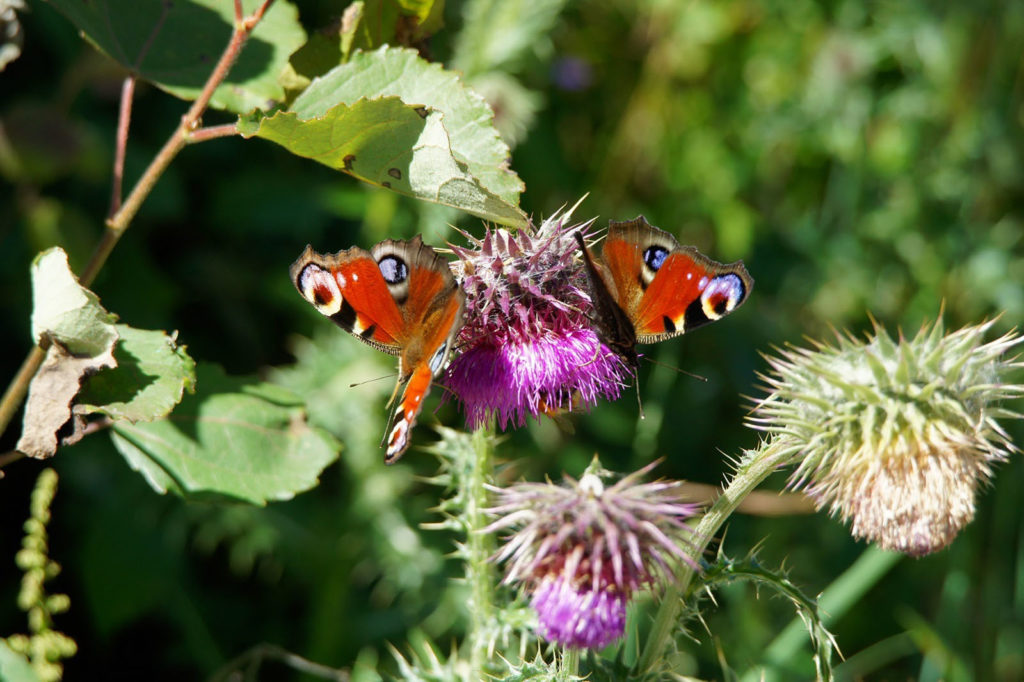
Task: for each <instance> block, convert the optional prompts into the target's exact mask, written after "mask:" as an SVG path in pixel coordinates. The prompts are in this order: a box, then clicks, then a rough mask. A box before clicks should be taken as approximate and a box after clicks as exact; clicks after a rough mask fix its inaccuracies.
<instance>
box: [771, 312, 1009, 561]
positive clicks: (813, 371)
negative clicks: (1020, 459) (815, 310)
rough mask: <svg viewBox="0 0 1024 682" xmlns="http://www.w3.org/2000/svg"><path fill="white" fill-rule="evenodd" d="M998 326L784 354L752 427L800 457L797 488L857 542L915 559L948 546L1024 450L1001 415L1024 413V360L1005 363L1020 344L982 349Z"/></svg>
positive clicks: (1003, 342)
mask: <svg viewBox="0 0 1024 682" xmlns="http://www.w3.org/2000/svg"><path fill="white" fill-rule="evenodd" d="M992 324H993V323H992V322H987V323H985V324H981V325H977V326H970V327H964V328H963V329H960V330H959V331H955V332H952V333H949V334H945V333H944V330H943V327H942V324H941V322H936V323H935V324H934V325H932V326H931V327H930V328H929V327H927V326H926V327H924V328H922V329H921V331H920V332H918V334H917V335H916V336H915V337H914V338H913V339H909V340H908V339H905V338H903V336H902V335H901V336H900V337H899V339H898V340H893V339H892V338H891V337H890V336H889V335H888V334H887V333H886V332H885V331H884V330H883V329H881V328H879V327H877V326H876V329H875V331H874V334H873V336H871V337H869V338H868V339H867V340H866V341H860V340H857V339H855V338H853V337H850V336H839V338H838V342H837V344H836V345H835V346H829V345H824V344H820V345H818V346H817V347H816V348H814V349H813V350H811V349H802V348H800V349H787V350H784V351H781V352H780V353H779V354H778V356H777V357H770V358H768V362H769V364H770V365H771V368H772V372H771V374H770V376H767V377H764V378H765V379H766V380H767V382H768V389H769V391H770V393H769V395H768V396H767V397H766V398H765V399H763V400H762V401H761V402H760V403H759V404H758V405H757V406H756V408H755V411H754V416H753V418H752V419H751V422H752V425H753V426H754V428H758V429H761V430H764V431H767V432H769V433H771V434H773V435H774V438H775V439H776V441H775V443H776V445H777V446H779V447H783V448H786V449H788V450H790V451H792V453H793V457H794V462H795V464H796V468H795V470H794V472H793V474H792V476H791V478H790V480H789V486H790V487H791V488H793V489H798V490H803V491H805V492H806V493H807V494H808V495H809V496H810V497H811V498H812V499H813V500H814V501H815V503H816V505H817V506H818V508H819V509H821V508H823V507H828V508H829V511H830V513H831V514H833V515H838V516H839V517H840V518H841V519H842V520H843V522H849V524H850V528H851V531H852V534H853V536H854V537H857V538H865V539H866V540H868V541H869V542H874V543H876V544H878V545H879V546H880V547H882V548H883V549H889V550H893V551H897V552H902V553H904V554H909V555H911V556H923V555H925V554H929V553H931V552H934V551H936V550H939V549H942V548H943V547H945V546H947V545H948V544H949V543H950V542H952V541H953V538H955V537H956V535H957V533H959V532H960V529H961V528H963V527H964V526H965V525H967V524H968V523H970V521H971V520H972V519H973V518H974V501H975V497H976V495H977V490H978V486H979V484H981V483H983V482H986V481H988V480H989V478H990V477H991V475H992V466H993V464H994V463H996V462H1001V461H1004V460H1005V459H1006V458H1007V457H1008V456H1009V454H1010V453H1011V452H1013V451H1015V450H1016V448H1015V446H1014V445H1013V443H1011V442H1010V439H1009V436H1008V435H1007V433H1006V431H1005V430H1004V429H1003V427H1002V426H1001V425H1000V424H999V422H998V421H997V419H998V418H1017V417H1020V415H1019V414H1017V413H1015V412H1012V411H1010V410H1007V409H1005V408H1002V407H1000V405H999V403H1000V402H1001V401H1003V400H1006V399H1009V398H1013V397H1016V396H1020V395H1022V393H1024V386H1022V385H1020V384H1010V383H1007V377H1008V375H1009V374H1010V373H1011V371H1012V370H1015V369H1019V368H1020V367H1021V363H1019V362H1015V361H1014V359H1007V358H1005V357H1004V356H1005V355H1006V353H1007V351H1009V350H1010V349H1011V348H1013V347H1014V346H1015V345H1017V344H1018V343H1020V341H1021V337H1020V336H1018V335H1016V334H1015V333H1010V334H1006V335H1005V336H1003V337H1001V338H999V339H996V340H995V341H992V342H989V343H983V338H984V336H985V333H986V332H987V331H988V329H989V328H990V327H991V326H992Z"/></svg>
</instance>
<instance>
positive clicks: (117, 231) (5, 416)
mask: <svg viewBox="0 0 1024 682" xmlns="http://www.w3.org/2000/svg"><path fill="white" fill-rule="evenodd" d="M273 2H274V0H263V2H262V3H261V4H260V5H259V7H257V8H256V9H255V10H254V11H253V13H252V14H250V15H249V16H244V15H243V12H242V3H241V0H235V27H234V31H233V32H232V34H231V39H230V41H228V44H227V47H225V48H224V52H223V54H221V56H220V59H219V60H218V61H217V65H216V66H215V67H214V69H213V71H212V72H211V73H210V77H209V78H207V80H206V84H205V85H204V86H203V89H202V91H201V92H200V93H199V97H197V98H196V100H195V101H194V102H193V103H192V106H191V107H189V109H188V112H186V114H185V115H184V116H182V117H181V123H180V124H179V125H178V127H177V128H176V129H175V130H174V132H173V133H171V136H170V138H168V140H167V142H165V143H164V146H163V147H162V148H161V149H160V151H159V152H157V155H156V156H155V157H154V158H153V160H152V161H151V162H150V164H149V166H148V167H147V168H146V170H145V171H144V172H143V173H142V176H141V177H140V178H139V180H138V182H136V183H135V186H134V187H133V188H132V191H131V192H130V193H129V194H128V197H127V198H126V199H125V201H124V203H123V204H119V205H117V206H116V210H115V211H114V212H113V214H112V215H111V216H110V217H109V218H108V219H107V221H106V229H104V231H103V236H102V237H100V241H99V243H98V244H97V245H96V248H95V250H93V253H92V256H91V257H90V258H89V262H88V264H86V266H85V269H84V270H83V271H82V274H81V276H80V277H79V282H80V283H81V284H82V286H84V287H88V286H89V285H91V284H92V283H93V281H94V280H95V279H96V275H97V274H99V271H100V269H101V268H102V267H103V265H104V263H106V262H107V257H108V256H110V252H111V251H113V250H114V246H115V245H116V244H117V242H118V240H120V239H121V236H122V235H123V234H124V232H125V230H127V229H128V226H129V225H130V224H131V221H132V219H133V218H134V217H135V215H136V214H137V213H138V211H139V208H140V207H141V206H142V202H143V201H145V199H146V197H148V196H149V194H150V192H152V191H153V187H154V186H155V185H156V182H157V180H159V179H160V176H161V175H163V173H164V171H165V170H167V166H168V165H170V163H171V161H172V160H174V157H176V156H177V155H178V152H180V151H181V150H182V148H183V147H184V146H185V145H186V144H188V143H189V142H192V141H201V140H204V139H213V138H214V137H221V136H223V135H222V134H214V135H206V136H194V134H195V132H197V129H198V128H199V121H200V118H201V117H202V115H203V112H204V111H206V107H207V106H208V105H209V104H210V99H211V98H212V97H213V93H214V91H215V90H216V89H217V87H218V86H219V85H220V84H221V83H222V82H223V81H224V79H225V78H226V77H227V75H228V72H229V71H230V70H231V67H232V66H233V65H234V63H235V60H236V59H237V58H238V55H239V53H240V52H241V50H242V47H243V46H244V45H245V42H246V40H248V38H249V35H250V34H251V33H252V31H253V29H254V28H256V25H257V24H258V23H259V22H260V19H262V18H263V15H264V14H265V13H266V11H267V10H268V9H269V8H270V5H271V4H273ZM129 80H130V81H132V80H133V77H129ZM133 92H134V85H132V86H128V85H127V81H126V86H125V87H123V88H122V90H121V97H122V101H121V106H120V112H121V115H120V116H119V119H120V120H119V123H118V130H119V137H120V131H121V128H122V126H123V128H124V133H125V137H127V125H128V116H129V114H130V111H131V104H130V102H126V101H125V99H126V98H129V99H130V98H131V97H132V94H133ZM221 128H222V127H220V126H218V127H217V129H218V133H220V132H222V131H221V130H219V129H221ZM205 130H211V129H205ZM224 134H227V133H224ZM118 144H119V145H120V144H121V141H120V139H119V140H118ZM116 164H117V161H116V160H115V166H116ZM120 182H121V178H120V176H119V171H118V169H117V168H116V167H115V169H114V187H115V189H114V190H113V192H112V200H111V204H112V206H111V207H112V208H114V206H115V205H116V204H118V203H119V202H118V201H117V200H116V199H115V198H113V197H115V196H116V195H118V194H120ZM45 356H46V353H45V351H44V350H43V349H42V348H40V347H39V346H35V347H33V348H32V350H31V351H29V354H28V356H27V357H26V358H25V361H24V362H23V363H22V365H21V369H19V370H18V374H17V375H16V376H15V377H14V379H13V380H12V381H11V383H10V384H9V385H8V387H7V390H6V391H5V392H4V395H3V398H0V433H3V432H4V431H5V430H6V429H7V426H8V425H9V424H10V422H11V419H13V418H14V414H15V413H16V412H17V410H18V407H20V406H21V403H22V401H23V400H24V399H25V395H26V394H27V393H28V387H29V384H31V383H32V378H33V377H35V375H36V372H37V371H39V367H40V365H42V364H43V358H44V357H45Z"/></svg>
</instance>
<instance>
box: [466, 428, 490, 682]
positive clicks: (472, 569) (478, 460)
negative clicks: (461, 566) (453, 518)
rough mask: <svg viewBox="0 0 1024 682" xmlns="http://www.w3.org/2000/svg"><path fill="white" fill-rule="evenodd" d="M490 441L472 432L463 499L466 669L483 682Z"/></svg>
mask: <svg viewBox="0 0 1024 682" xmlns="http://www.w3.org/2000/svg"><path fill="white" fill-rule="evenodd" d="M492 443H493V441H492V439H491V438H490V430H489V429H487V428H480V429H477V430H476V431H474V432H473V462H472V469H471V472H470V475H469V477H468V480H467V481H466V483H467V486H466V487H467V490H465V491H464V492H465V495H466V511H465V513H466V521H467V523H468V525H469V528H468V533H467V535H468V537H467V538H466V549H467V551H468V555H469V557H468V560H467V562H466V580H467V582H468V583H469V590H470V613H471V614H472V623H471V627H470V647H471V648H470V665H471V668H470V669H471V671H472V673H473V676H472V678H471V679H479V680H482V679H485V677H486V676H485V675H484V667H485V664H486V662H487V659H488V653H489V652H488V647H489V646H490V644H489V642H490V638H489V633H490V630H491V626H492V623H493V621H494V571H493V568H492V567H491V562H490V558H491V555H492V554H493V553H494V536H493V534H492V533H483V532H481V531H482V530H483V529H484V528H486V527H487V521H488V520H487V514H486V512H485V511H484V510H485V509H487V506H488V505H487V499H488V496H487V488H486V487H485V486H486V484H487V483H490V482H492V478H493V476H492V473H493V462H492V452H491V447H492Z"/></svg>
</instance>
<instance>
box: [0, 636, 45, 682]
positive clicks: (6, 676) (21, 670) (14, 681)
mask: <svg viewBox="0 0 1024 682" xmlns="http://www.w3.org/2000/svg"><path fill="white" fill-rule="evenodd" d="M39 679H40V678H39V675H38V674H37V673H36V671H35V669H34V668H33V667H32V666H31V665H30V664H29V662H28V659H27V658H25V657H24V656H22V655H21V654H19V653H17V652H16V651H13V650H12V649H11V647H9V646H7V642H5V641H4V640H2V639H0V680H4V681H5V682H39Z"/></svg>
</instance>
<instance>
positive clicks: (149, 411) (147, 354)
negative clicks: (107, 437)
mask: <svg viewBox="0 0 1024 682" xmlns="http://www.w3.org/2000/svg"><path fill="white" fill-rule="evenodd" d="M116 328H117V332H118V334H119V335H120V339H119V340H118V342H117V345H116V346H114V359H116V360H117V367H116V368H115V369H111V370H108V371H105V372H100V373H99V374H97V375H95V376H93V377H90V378H89V379H87V380H86V383H85V386H84V387H83V389H82V392H81V393H80V394H79V397H78V404H77V405H76V406H75V411H76V412H77V413H79V414H94V413H100V414H105V415H107V416H109V417H111V418H113V419H126V420H128V421H133V422H134V421H151V420H153V419H159V418H160V417H163V416H165V415H167V414H168V413H170V411H171V410H172V409H174V406H175V405H177V404H178V403H179V402H181V398H182V395H183V394H184V391H185V389H188V390H189V391H192V390H193V389H194V388H195V381H196V363H195V361H194V360H193V359H192V358H191V357H189V355H188V353H186V352H185V347H184V346H179V345H177V343H176V342H175V339H174V338H172V337H171V336H168V335H167V334H166V333H165V332H163V331H161V330H149V329H134V328H132V327H129V326H128V325H125V324H119V325H117V326H116Z"/></svg>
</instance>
